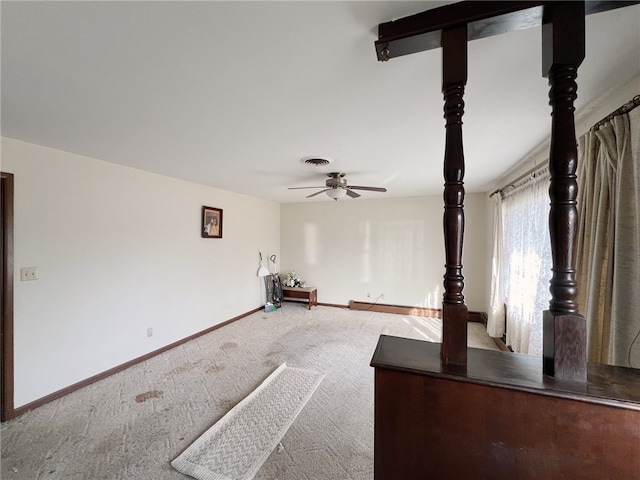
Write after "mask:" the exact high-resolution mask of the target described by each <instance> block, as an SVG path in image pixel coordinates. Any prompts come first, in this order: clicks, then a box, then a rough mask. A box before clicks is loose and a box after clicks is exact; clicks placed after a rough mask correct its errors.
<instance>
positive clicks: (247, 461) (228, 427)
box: [171, 363, 324, 480]
mask: <svg viewBox="0 0 640 480" xmlns="http://www.w3.org/2000/svg"><path fill="white" fill-rule="evenodd" d="M323 378H324V374H322V373H319V372H315V371H312V370H303V369H300V368H291V367H287V364H286V363H283V364H282V365H280V366H279V367H278V368H277V369H276V370H275V371H274V372H273V373H272V374H271V375H269V376H268V377H267V379H266V380H265V381H264V382H262V384H261V385H260V386H259V387H258V388H256V389H255V390H254V391H253V392H251V394H249V396H248V397H246V398H245V399H244V400H242V401H241V402H240V403H239V404H238V405H236V406H235V407H233V408H232V409H231V410H230V411H229V413H227V414H226V415H225V416H224V417H222V418H221V419H220V420H219V421H218V422H216V423H215V424H214V425H213V426H212V427H211V428H210V429H209V430H207V431H206V432H205V433H204V434H202V436H200V438H198V439H197V440H196V441H195V442H193V443H192V444H191V445H190V446H189V447H188V448H187V449H186V450H185V451H184V452H182V454H181V455H180V456H178V457H177V458H176V459H175V460H174V461H173V462H171V466H173V468H175V469H176V470H178V471H179V472H181V473H184V474H186V475H190V476H192V477H194V478H196V479H198V480H250V479H252V478H253V477H254V475H255V474H256V473H257V472H258V470H259V469H260V467H261V466H262V464H263V463H264V461H265V460H266V459H267V457H269V455H270V454H271V452H272V451H273V450H274V449H275V448H276V446H277V445H278V442H280V440H281V439H282V437H284V435H285V433H287V430H288V429H289V427H290V426H291V424H292V423H293V421H294V420H295V419H296V417H297V416H298V414H299V413H300V412H301V411H302V409H303V408H304V406H305V404H306V403H307V401H308V400H309V399H310V398H311V395H312V394H313V392H314V391H315V389H316V388H317V387H318V385H320V382H321V381H322V379H323Z"/></svg>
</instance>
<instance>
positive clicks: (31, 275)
mask: <svg viewBox="0 0 640 480" xmlns="http://www.w3.org/2000/svg"><path fill="white" fill-rule="evenodd" d="M29 280H38V267H24V268H21V269H20V281H22V282H27V281H29Z"/></svg>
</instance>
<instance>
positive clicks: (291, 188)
mask: <svg viewBox="0 0 640 480" xmlns="http://www.w3.org/2000/svg"><path fill="white" fill-rule="evenodd" d="M324 187H325V186H324V185H322V186H320V187H289V190H301V189H303V188H324Z"/></svg>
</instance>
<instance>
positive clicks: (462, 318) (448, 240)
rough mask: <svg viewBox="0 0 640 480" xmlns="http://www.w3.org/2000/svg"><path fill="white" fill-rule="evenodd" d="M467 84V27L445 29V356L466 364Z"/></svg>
mask: <svg viewBox="0 0 640 480" xmlns="http://www.w3.org/2000/svg"><path fill="white" fill-rule="evenodd" d="M466 83H467V26H466V25H462V26H460V27H457V28H452V29H449V30H443V31H442V93H443V95H444V118H445V120H446V124H445V129H446V140H445V152H444V216H443V224H444V225H443V226H444V245H445V274H444V295H443V302H442V347H441V351H440V353H441V358H442V361H443V362H444V363H446V364H451V365H464V366H466V364H467V319H468V312H467V307H466V305H465V304H464V295H463V293H462V290H463V288H464V277H463V276H462V242H463V238H464V183H463V179H464V150H463V145H462V115H463V114H464V100H463V96H464V87H465V85H466Z"/></svg>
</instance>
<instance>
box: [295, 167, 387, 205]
mask: <svg viewBox="0 0 640 480" xmlns="http://www.w3.org/2000/svg"><path fill="white" fill-rule="evenodd" d="M344 175H345V174H344V173H339V172H331V173H327V177H329V178H327V180H325V186H324V187H290V188H289V190H299V189H303V188H322V190H320V191H319V192H316V193H312V194H311V195H307V196H306V198H311V197H315V196H316V195H320V194H321V193H324V192H327V195H328V196H329V197H330V198H333V199H334V200H338V199H339V198H342V197H344V196H345V195H348V196H349V197H351V198H358V197H360V196H361V195H360V194H359V193H356V192H354V190H368V191H371V192H386V191H387V189H386V188H383V187H361V186H357V185H349V184H348V183H347V179H346V178H344Z"/></svg>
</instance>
